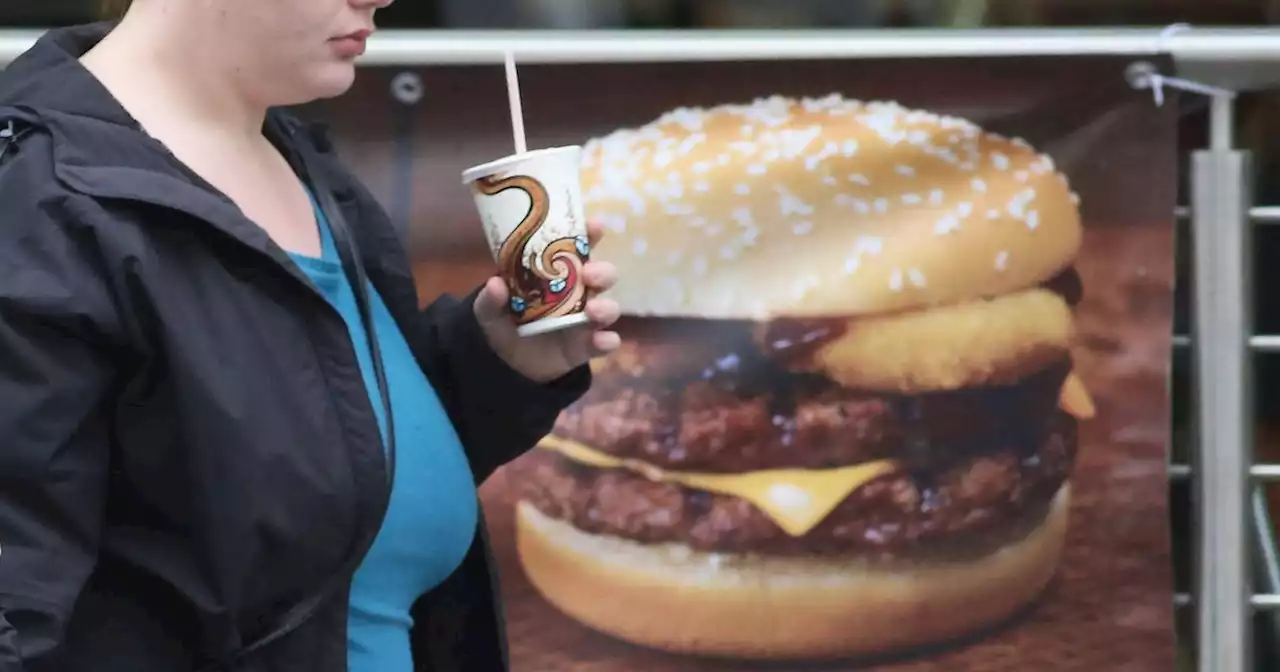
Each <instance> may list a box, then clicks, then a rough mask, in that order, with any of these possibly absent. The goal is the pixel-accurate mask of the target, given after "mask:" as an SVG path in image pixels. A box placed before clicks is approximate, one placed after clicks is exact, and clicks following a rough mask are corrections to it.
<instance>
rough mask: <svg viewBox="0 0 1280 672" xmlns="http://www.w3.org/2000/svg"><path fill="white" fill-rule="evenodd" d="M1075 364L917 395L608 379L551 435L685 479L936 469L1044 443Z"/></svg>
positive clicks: (786, 380) (774, 378)
mask: <svg viewBox="0 0 1280 672" xmlns="http://www.w3.org/2000/svg"><path fill="white" fill-rule="evenodd" d="M649 349H650V348H649V347H647V346H639V347H638V348H637V350H639V351H641V352H640V353H639V354H644V353H645V352H647V351H648V350H649ZM686 356H687V354H686ZM1070 366H1071V364H1070V362H1069V361H1066V360H1064V361H1063V362H1062V364H1061V365H1060V366H1055V367H1053V368H1051V369H1050V370H1046V371H1044V372H1042V373H1040V374H1038V375H1036V376H1033V377H1032V378H1029V379H1027V380H1024V381H1022V382H1021V383H1019V384H1017V385H1013V386H1010V387H1005V388H982V389H967V390H959V391H954V392H939V393H934V394H927V395H919V396H911V397H906V396H894V395H888V394H884V393H871V392H866V391H860V390H850V389H846V388H842V387H839V386H838V385H836V384H835V383H833V382H831V381H829V380H827V379H826V378H823V377H821V376H817V375H814V374H805V373H794V372H789V371H771V372H769V373H768V375H769V376H770V381H769V382H768V383H767V384H760V383H757V382H755V381H751V380H749V378H748V377H749V376H753V375H758V372H745V371H743V370H742V369H741V368H738V369H736V370H734V371H731V372H721V373H719V374H718V375H703V376H698V377H697V378H696V379H694V380H688V381H674V382H673V381H671V380H668V379H663V378H658V379H637V378H631V377H622V376H621V375H620V374H618V373H616V372H613V371H603V372H598V373H597V375H596V381H595V383H594V385H593V386H592V388H591V390H590V391H589V392H587V394H586V395H585V396H584V397H583V398H582V399H580V400H579V401H578V402H577V403H575V404H574V405H573V406H572V407H570V408H569V409H567V410H566V411H565V412H564V413H562V414H561V415H560V417H559V418H558V419H557V421H556V424H555V428H554V429H553V433H554V434H555V435H556V436H560V437H562V438H566V439H572V440H574V441H578V442H580V443H584V444H586V445H589V446H592V447H593V448H596V449H597V450H600V451H602V452H606V453H609V454H610V455H614V456H616V457H621V458H632V459H637V460H642V461H644V462H648V463H650V464H653V465H655V466H658V467H661V468H665V469H676V470H682V471H706V472H722V473H737V472H742V471H756V470H761V469H779V468H787V467H795V468H806V469H822V468H829V467H837V466H846V465H851V464H860V463H862V462H868V461H871V460H875V459H879V458H883V457H895V458H906V459H921V458H923V459H925V460H929V461H933V460H936V459H937V458H936V457H934V455H935V454H936V453H938V452H955V451H960V452H969V450H968V447H969V446H971V445H972V446H976V447H978V448H979V449H982V448H984V447H985V446H988V445H989V444H991V443H992V441H993V440H994V441H998V440H999V439H993V438H992V437H999V436H1002V435H1009V434H1032V435H1034V434H1037V433H1038V432H1039V431H1041V428H1042V427H1043V424H1044V418H1046V417H1049V416H1051V415H1053V414H1054V413H1055V412H1056V411H1055V406H1056V405H1057V401H1058V390H1059V388H1060V387H1061V385H1062V381H1063V379H1064V378H1065V377H1066V375H1067V372H1068V371H1069V370H1070ZM744 378H748V379H747V380H745V381H744ZM746 383H750V384H746Z"/></svg>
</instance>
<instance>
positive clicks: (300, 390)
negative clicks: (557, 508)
mask: <svg viewBox="0 0 1280 672" xmlns="http://www.w3.org/2000/svg"><path fill="white" fill-rule="evenodd" d="M106 30H107V26H105V25H94V26H86V27H79V28H74V29H67V30H58V31H55V32H53V33H51V34H49V35H47V36H46V37H45V38H44V39H42V40H41V41H40V42H39V43H38V44H37V45H36V46H35V47H34V48H33V49H32V50H31V51H29V52H28V53H26V54H25V55H23V56H22V57H21V58H19V59H18V60H17V61H15V62H14V63H12V64H11V65H10V67H9V68H7V69H6V70H5V71H4V72H3V73H0V136H4V135H8V134H9V131H8V130H7V129H8V122H13V127H12V128H13V131H14V134H13V137H12V138H9V139H8V140H7V141H6V140H5V139H4V138H3V137H0V145H3V146H4V147H5V150H4V156H3V158H2V159H0V671H2V672H15V671H18V670H22V671H24V672H37V671H45V670H59V671H61V670H69V671H73V672H79V671H81V670H84V671H91V672H152V671H155V672H185V671H188V670H194V669H198V668H200V667H201V666H202V665H208V664H209V663H211V662H213V663H217V662H218V661H225V660H227V659H228V658H229V656H231V655H232V654H233V653H234V652H236V651H237V650H238V649H239V648H240V647H242V646H244V645H245V644H246V643H248V642H250V641H252V640H253V639H254V638H255V637H257V636H260V635H262V634H263V633H264V632H266V631H269V630H270V629H271V628H273V627H274V626H275V624H276V622H277V621H278V619H279V617H280V615H281V614H282V613H283V612H285V611H286V610H288V609H289V608H290V607H291V606H292V605H294V604H295V603H297V602H298V601H300V600H303V599H304V598H305V597H306V596H307V595H309V594H312V593H313V591H315V590H316V589H317V588H318V587H319V586H321V585H322V584H323V582H324V581H325V579H326V578H327V577H330V576H332V575H334V573H335V572H336V571H337V570H338V568H339V567H340V566H342V564H343V560H344V558H345V557H347V556H348V555H349V554H350V553H351V552H352V548H351V547H352V545H353V543H354V540H356V539H358V538H359V537H360V535H361V534H363V533H364V532H365V531H368V530H370V529H375V528H371V527H370V526H375V527H376V526H378V525H379V524H380V521H381V517H382V513H383V510H384V508H385V506H386V501H387V489H388V488H387V481H386V471H385V469H386V467H385V465H384V462H385V460H384V456H383V448H382V444H381V441H380V438H379V431H378V428H377V424H376V420H375V416H374V413H373V409H372V407H371V405H370V402H369V397H368V395H367V393H366V389H365V387H364V383H363V382H362V379H361V375H360V371H359V369H358V366H357V363H356V358H355V356H354V353H353V351H352V347H351V342H350V339H349V337H348V335H347V330H346V327H345V326H344V323H343V321H342V318H341V317H340V316H339V315H338V314H337V313H336V312H335V311H334V310H333V309H332V308H331V307H330V306H329V304H328V303H327V302H326V301H325V300H324V298H323V297H322V296H320V294H319V293H318V292H317V291H315V290H314V289H313V286H312V285H311V284H310V283H309V281H308V280H307V279H306V277H305V276H304V275H303V274H302V273H301V272H300V271H299V270H297V269H296V268H295V267H294V265H293V264H292V263H291V262H290V261H289V259H288V257H287V256H286V254H285V253H284V252H283V251H282V250H281V249H279V248H278V247H277V246H276V245H274V244H273V243H272V242H271V241H270V240H269V238H268V237H267V236H266V234H265V233H264V232H263V231H262V230H261V229H260V228H259V227H257V226H256V225H254V224H253V223H252V222H250V221H248V220H247V219H246V218H245V217H244V216H243V215H242V214H241V212H240V211H239V210H238V209H237V208H236V207H235V206H234V205H233V204H232V203H231V202H230V201H229V200H228V199H227V198H226V197H224V196H222V195H220V194H219V193H218V192H216V191H215V190H214V189H212V188H211V187H209V186H208V185H207V184H205V183H204V182H203V181H201V180H200V179H199V178H198V177H196V176H194V175H193V174H191V173H190V172H189V171H187V170H186V169H185V168H184V167H183V166H182V165H181V164H179V163H178V162H177V161H176V160H174V159H173V158H172V157H171V155H169V154H168V153H167V152H166V151H165V149H164V148H163V147H162V146H161V145H160V144H158V143H157V142H155V141H153V140H152V139H150V138H149V137H148V136H146V135H145V134H144V133H142V132H141V131H140V129H139V127H138V126H137V124H136V123H135V122H134V121H133V120H132V119H131V118H130V117H129V116H128V115H127V113H126V112H125V111H124V110H123V109H122V108H121V107H120V106H119V105H118V104H117V103H116V102H115V101H114V99H113V98H112V97H111V96H110V95H109V94H108V93H107V91H106V90H105V89H103V88H102V87H101V85H100V84H98V82H97V80H96V79H94V78H93V77H92V76H91V75H90V74H89V73H88V72H87V71H86V70H84V69H83V68H82V67H81V66H80V65H79V63H78V61H77V60H76V59H77V57H78V56H79V55H80V54H82V53H83V52H84V51H86V50H87V49H88V48H89V47H90V46H91V45H92V44H94V43H95V42H96V41H97V40H98V39H100V38H101V36H102V35H103V34H104V33H105V32H106ZM268 135H269V137H271V139H272V140H273V141H274V142H275V143H276V144H277V146H279V147H280V148H281V149H282V151H283V153H284V154H285V155H286V156H287V158H289V159H290V161H292V162H294V164H295V167H297V162H298V161H299V158H298V154H299V152H298V149H299V148H300V147H303V146H304V145H303V144H302V143H311V145H312V146H313V147H314V148H315V149H316V150H317V151H318V152H319V154H320V156H319V164H320V165H319V167H318V168H319V171H320V173H321V174H323V175H324V176H325V177H326V181H327V182H328V183H329V184H330V185H331V187H332V193H333V194H334V197H335V201H336V203H337V205H338V207H339V208H340V210H341V212H342V213H343V215H344V217H345V219H346V221H347V222H348V224H349V226H350V228H351V229H353V236H354V238H355V239H356V241H357V243H358V247H359V249H360V250H361V257H362V258H363V260H364V265H365V266H366V268H367V271H368V274H369V278H370V280H371V281H372V282H373V284H374V286H375V287H376V288H377V289H378V291H379V293H380V294H381V295H382V296H383V298H384V300H385V302H386V303H387V305H388V307H389V308H390V310H391V312H392V313H393V315H394V316H395V318H396V321H397V322H398V323H399V325H400V327H401V329H402V330H403V331H404V333H405V336H406V339H407V340H408V341H409V343H410V344H411V346H412V348H413V351H414V354H415V356H416V357H417V359H418V363H419V364H420V365H421V366H422V368H423V370H424V371H425V372H426V373H427V376H428V378H429V379H430V380H431V382H432V384H433V385H434V386H435V388H436V390H437V391H438V392H439V395H440V397H441V399H442V400H443V403H444V405H445V407H446V408H447V410H448V412H449V415H450V417H451V419H452V420H453V423H454V425H455V426H456V427H457V429H458V431H459V433H460V435H461V436H462V439H463V443H464V445H465V446H466V449H467V451H468V455H469V457H470V460H471V464H472V469H473V470H474V472H475V474H476V478H477V479H479V480H483V479H484V478H486V477H487V476H488V475H489V474H490V473H492V472H493V470H494V469H495V468H496V467H498V466H499V465H501V464H502V463H504V462H507V461H508V460H510V459H511V458H513V457H515V456H516V455H518V454H520V453H521V452H523V451H524V450H526V449H528V448H529V447H531V446H532V445H533V444H534V443H535V442H536V441H537V439H538V438H540V437H541V436H542V435H543V434H545V433H546V432H547V431H549V429H550V427H551V424H552V423H553V421H554V419H555V416H556V415H557V413H558V412H559V411H560V410H561V409H562V408H563V407H564V406H566V405H568V404H569V403H571V402H572V401H573V400H575V399H576V398H577V397H578V396H579V395H580V394H582V393H583V392H585V390H586V388H587V387H588V386H589V384H590V372H589V370H588V369H587V367H582V368H580V369H578V370H576V371H574V372H573V373H571V374H569V375H568V376H566V377H565V378H564V379H562V380H559V381H555V382H553V383H552V384H549V385H538V384H535V383H534V382H532V381H530V380H528V379H526V378H524V377H522V376H520V375H519V374H518V373H516V372H515V371H513V370H512V369H510V368H508V367H507V366H506V365H505V364H504V363H503V362H502V361H501V360H500V359H498V358H497V357H496V356H495V355H494V354H493V352H492V351H491V350H490V349H489V348H488V346H487V345H486V342H485V339H484V337H483V334H482V333H481V331H480V328H479V325H478V324H477V322H476V320H475V317H474V316H473V314H472V309H471V299H470V298H467V299H465V300H455V299H452V298H443V299H440V300H438V301H436V302H435V303H434V304H432V305H431V306H430V307H429V308H427V309H426V310H425V311H420V310H419V307H418V302H417V297H416V295H415V290H414V284H413V281H412V279H411V273H410V266H409V263H408V258H407V255H406V253H405V250H404V249H403V245H402V243H401V241H400V239H399V238H398V236H397V234H396V233H395V231H394V229H393V227H392V225H391V222H390V221H389V220H388V218H387V216H386V215H385V213H384V211H383V210H382V209H381V208H380V207H379V205H378V204H377V203H376V202H375V201H374V199H373V198H372V197H371V196H370V194H369V193H368V191H366V190H365V189H364V188H363V187H362V186H361V185H360V184H359V183H358V182H357V181H356V180H355V179H354V178H353V177H351V176H350V175H349V174H348V173H347V172H345V171H344V170H343V169H342V167H341V166H340V165H339V164H338V162H337V160H336V159H335V158H333V157H332V155H331V148H330V147H329V146H328V144H327V143H326V142H324V141H323V138H322V137H319V136H317V135H316V134H315V133H313V132H312V131H311V128H310V127H309V126H304V125H302V124H301V123H299V122H297V121H295V120H293V119H291V118H290V117H287V116H286V115H285V114H284V113H282V112H278V111H277V112H273V113H272V115H271V119H270V121H269V123H268ZM313 186H315V185H313ZM480 532H481V534H479V535H477V539H478V541H477V543H476V544H475V545H474V546H473V549H472V552H471V553H470V554H469V556H468V558H467V559H466V561H465V562H464V564H463V566H462V568H461V569H459V570H458V571H457V572H456V573H455V574H454V576H453V577H452V578H451V579H449V580H448V581H447V582H446V583H445V584H444V585H442V586H441V587H439V588H438V589H437V590H435V591H434V592H432V593H431V594H429V595H427V596H424V597H423V598H422V599H421V600H419V602H418V604H417V605H415V607H414V613H413V616H414V619H415V627H414V631H413V645H414V651H415V659H416V661H417V667H418V669H419V670H436V671H441V672H452V671H453V670H466V671H468V672H470V671H472V670H475V671H485V672H487V671H490V670H500V669H505V667H506V660H505V653H504V651H505V647H504V644H503V641H502V638H503V635H502V628H501V624H500V617H499V615H498V610H497V609H496V608H495V605H496V603H495V593H496V590H495V584H494V583H493V579H492V574H491V572H490V568H489V563H488V561H487V558H488V554H487V544H486V543H485V542H484V535H483V524H482V525H481V530H480ZM343 585H344V586H345V585H347V584H343ZM346 594H347V591H346V590H345V589H344V590H341V591H339V594H338V597H337V598H335V599H333V600H329V601H328V602H326V603H325V605H324V606H323V607H322V608H321V609H320V610H319V612H318V613H317V614H316V616H315V617H314V618H313V619H311V620H310V621H308V622H307V623H306V624H305V625H303V626H302V627H301V628H299V629H298V630H297V631H295V632H293V633H292V634H290V635H287V636H285V637H283V638H281V639H279V640H278V641H276V642H275V643H273V644H271V645H269V646H267V647H265V648H264V649H263V650H261V651H260V652H258V653H257V654H255V655H253V656H250V657H249V658H247V659H245V660H244V661H243V662H242V663H239V664H237V665H235V666H234V669H236V670H244V671H246V672H248V671H253V672H286V671H294V670H297V671H299V672H345V670H346V619H347V605H346V599H345V598H346Z"/></svg>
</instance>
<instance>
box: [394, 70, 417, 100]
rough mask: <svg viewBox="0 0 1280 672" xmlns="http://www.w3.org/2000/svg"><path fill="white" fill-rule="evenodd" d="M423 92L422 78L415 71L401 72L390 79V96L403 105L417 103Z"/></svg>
mask: <svg viewBox="0 0 1280 672" xmlns="http://www.w3.org/2000/svg"><path fill="white" fill-rule="evenodd" d="M425 93H426V91H425V89H424V88H423V86H422V78H421V77H419V76H418V73H416V72H409V71H405V72H401V73H398V74H397V75H396V76H395V77H393V78H392V79H391V97H393V98H395V99H396V100H397V101H398V102H400V103H401V104H403V105H417V104H418V103H420V102H422V96H423V94H425Z"/></svg>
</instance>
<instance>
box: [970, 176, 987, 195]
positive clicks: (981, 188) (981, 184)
mask: <svg viewBox="0 0 1280 672" xmlns="http://www.w3.org/2000/svg"><path fill="white" fill-rule="evenodd" d="M969 186H971V187H973V190H974V191H976V192H978V193H979V194H985V193H987V183H986V181H985V180H983V179H982V178H980V177H975V178H973V179H972V180H970V181H969Z"/></svg>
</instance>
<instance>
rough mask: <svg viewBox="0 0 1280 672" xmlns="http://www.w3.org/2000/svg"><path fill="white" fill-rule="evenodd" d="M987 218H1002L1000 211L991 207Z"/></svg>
mask: <svg viewBox="0 0 1280 672" xmlns="http://www.w3.org/2000/svg"><path fill="white" fill-rule="evenodd" d="M987 219H1000V211H999V210H996V209H995V208H991V209H990V210H988V211H987Z"/></svg>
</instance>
